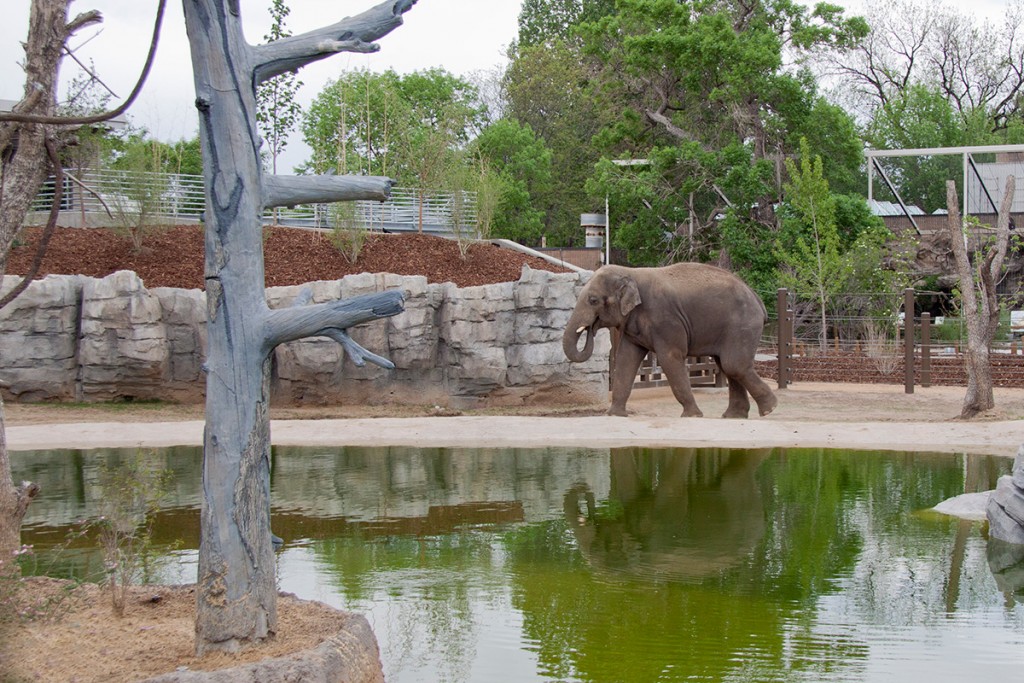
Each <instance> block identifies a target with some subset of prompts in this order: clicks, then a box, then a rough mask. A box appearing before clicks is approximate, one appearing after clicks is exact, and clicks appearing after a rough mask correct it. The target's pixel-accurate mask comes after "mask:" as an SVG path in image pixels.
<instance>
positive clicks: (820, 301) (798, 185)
mask: <svg viewBox="0 0 1024 683" xmlns="http://www.w3.org/2000/svg"><path fill="white" fill-rule="evenodd" d="M786 170H787V171H788V173H789V178H790V180H789V182H788V183H786V184H785V190H786V203H787V205H788V207H789V209H790V212H788V215H785V216H784V218H783V222H784V223H789V224H790V225H788V226H786V228H787V230H786V232H787V233H789V234H788V235H787V236H786V237H787V239H785V240H784V241H780V242H781V243H780V247H779V257H780V262H781V263H780V265H781V266H782V270H781V272H780V282H781V283H782V284H783V285H784V286H786V287H790V288H792V289H793V290H795V291H796V292H798V293H799V294H801V295H804V296H807V297H809V298H812V299H813V300H814V302H815V304H816V308H817V314H818V322H819V326H818V343H819V345H820V348H821V350H822V352H825V351H827V349H828V345H827V344H828V317H827V315H828V308H829V304H830V302H831V300H832V298H833V297H835V296H836V295H837V294H838V293H839V292H840V291H841V289H840V288H841V287H842V286H843V285H845V284H846V281H847V278H848V276H849V274H850V270H851V264H850V261H849V260H847V259H845V258H844V257H843V253H842V251H843V250H842V244H841V239H840V236H839V230H838V228H837V226H836V200H835V198H834V197H833V196H832V192H831V191H830V190H829V187H828V181H827V180H826V179H825V176H824V173H823V172H822V161H821V157H820V156H818V155H812V154H811V150H810V147H809V146H808V144H807V141H806V140H803V141H802V142H801V149H800V165H799V166H797V164H796V163H794V162H793V161H792V160H791V159H786Z"/></svg>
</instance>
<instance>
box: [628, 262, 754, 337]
mask: <svg viewBox="0 0 1024 683" xmlns="http://www.w3.org/2000/svg"><path fill="white" fill-rule="evenodd" d="M648 270H650V271H652V272H651V276H652V280H653V281H656V282H660V283H661V284H662V285H663V286H665V287H666V288H667V290H669V291H672V292H674V294H668V291H666V292H665V293H666V294H668V295H669V297H670V298H671V297H675V298H676V301H677V302H678V303H679V304H680V306H681V307H682V308H683V309H684V310H685V311H687V314H689V315H692V314H695V313H697V312H698V311H699V312H700V313H699V315H700V317H702V318H704V319H710V318H712V317H718V318H719V320H720V321H722V322H724V318H728V319H729V320H730V324H731V325H737V324H741V325H742V323H741V321H746V322H748V323H749V324H754V325H762V324H763V323H764V322H765V321H767V311H766V310H765V307H764V302H763V301H761V297H759V296H758V295H757V293H756V292H754V290H753V289H751V288H750V286H749V285H748V284H747V283H746V282H744V281H743V279H742V278H740V277H739V276H738V275H736V274H735V273H732V272H730V271H728V270H725V269H724V268H719V267H718V266H713V265H710V264H707V263H691V262H683V263H674V264H672V265H669V266H662V267H659V268H650V269H648Z"/></svg>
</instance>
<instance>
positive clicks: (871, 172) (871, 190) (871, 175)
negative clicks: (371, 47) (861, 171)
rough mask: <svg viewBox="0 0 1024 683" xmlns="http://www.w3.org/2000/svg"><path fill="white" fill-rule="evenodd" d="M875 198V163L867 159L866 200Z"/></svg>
mask: <svg viewBox="0 0 1024 683" xmlns="http://www.w3.org/2000/svg"><path fill="white" fill-rule="evenodd" d="M874 198H875V164H874V163H873V162H871V161H868V201H869V202H870V201H873V200H874Z"/></svg>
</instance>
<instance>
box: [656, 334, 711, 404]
mask: <svg viewBox="0 0 1024 683" xmlns="http://www.w3.org/2000/svg"><path fill="white" fill-rule="evenodd" d="M658 362H659V363H660V364H661V371H662V372H664V373H665V377H666V378H668V384H669V386H670V387H672V395H673V396H675V397H676V400H677V401H679V403H680V404H681V405H682V406H683V414H682V416H681V417H704V413H702V412H701V410H700V408H698V407H697V401H696V400H694V398H693V390H692V389H691V388H690V371H689V370H687V369H686V352H684V351H680V350H677V349H672V350H670V351H667V352H665V353H664V354H661V353H659V354H658Z"/></svg>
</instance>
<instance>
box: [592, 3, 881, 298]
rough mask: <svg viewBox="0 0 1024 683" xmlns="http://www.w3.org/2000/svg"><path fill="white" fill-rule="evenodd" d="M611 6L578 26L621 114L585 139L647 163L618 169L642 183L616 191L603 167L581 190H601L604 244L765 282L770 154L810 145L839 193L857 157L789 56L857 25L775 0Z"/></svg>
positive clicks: (613, 170) (774, 186)
mask: <svg viewBox="0 0 1024 683" xmlns="http://www.w3.org/2000/svg"><path fill="white" fill-rule="evenodd" d="M616 9H617V11H616V13H615V14H614V15H610V16H605V17H603V18H602V19H601V20H599V21H597V22H591V23H588V24H584V25H583V26H582V27H581V28H580V31H581V35H583V36H584V39H585V42H584V45H585V50H586V53H587V54H588V55H589V56H590V57H591V59H592V60H594V63H595V64H596V65H597V66H598V67H599V68H600V69H601V70H602V83H603V85H604V86H605V94H606V96H607V97H608V98H609V99H610V100H612V101H615V102H617V103H620V104H621V106H622V107H623V108H624V109H625V113H624V114H623V115H622V116H620V117H619V118H618V119H617V120H616V121H615V122H613V123H611V124H610V125H608V126H606V127H605V128H604V130H603V131H602V132H601V133H600V135H599V136H598V139H599V140H600V142H601V144H602V145H603V147H604V149H605V153H606V154H609V155H613V157H614V158H619V159H644V160H647V161H649V166H648V167H646V168H645V170H644V171H643V173H640V174H637V173H633V174H631V175H630V178H631V181H632V182H640V183H645V184H646V185H647V187H646V188H645V189H643V190H638V191H635V192H629V191H626V190H625V188H624V186H623V184H624V182H627V181H626V180H625V176H624V175H623V173H622V172H621V171H622V169H621V167H616V165H614V164H603V165H601V166H600V167H599V175H603V176H604V177H599V178H597V179H595V181H594V182H593V183H592V185H591V189H592V190H593V191H594V192H597V191H601V190H607V191H609V196H610V197H612V205H613V207H614V208H613V213H615V211H616V210H617V211H618V213H619V215H618V217H617V218H616V219H615V220H614V221H613V225H615V226H616V227H617V229H618V232H617V233H615V234H616V235H617V236H616V237H615V239H616V240H617V242H618V244H619V245H620V246H623V247H625V248H626V249H627V251H628V254H629V259H630V260H631V261H632V262H634V263H637V264H647V265H651V264H654V263H664V262H668V261H671V260H675V259H678V258H680V257H685V258H700V259H712V260H718V261H720V262H723V263H725V264H727V265H730V266H732V267H733V268H734V269H736V270H739V271H741V272H744V273H745V274H746V275H748V276H749V277H750V278H751V279H753V280H755V281H757V280H760V281H764V282H768V281H769V280H771V279H772V278H773V277H774V272H775V263H774V259H773V258H772V257H771V256H770V255H766V254H769V253H770V252H771V251H772V250H771V248H770V247H768V246H767V245H769V244H771V243H772V238H771V235H772V234H773V233H775V232H776V231H777V229H778V221H777V218H776V216H775V207H776V206H777V205H778V202H779V201H780V198H781V194H782V188H781V187H780V184H779V178H781V177H782V176H783V171H784V165H783V159H784V158H786V156H787V155H790V154H792V153H793V152H794V151H795V150H796V145H797V144H798V140H799V139H800V138H802V137H803V138H808V139H809V140H814V142H815V144H816V145H820V146H821V148H822V150H823V151H824V152H826V153H827V154H828V155H829V159H830V164H829V172H828V173H829V175H828V177H829V178H832V177H834V178H835V179H836V184H837V186H839V187H843V188H852V187H853V186H854V185H855V184H856V182H857V179H858V174H859V166H860V163H861V156H862V155H861V152H860V148H861V145H860V142H859V140H858V138H857V135H856V128H855V126H854V124H853V122H852V121H851V120H850V119H849V117H848V116H846V115H845V114H844V113H843V112H842V111H841V110H840V109H839V108H838V107H835V106H832V105H829V104H828V103H827V102H826V101H825V100H824V99H823V98H822V97H821V96H820V95H819V94H818V93H817V87H816V83H815V81H814V79H813V77H812V76H811V75H810V73H809V72H807V71H804V70H801V69H799V68H796V67H795V66H793V65H792V62H793V57H794V56H798V55H799V54H801V53H803V52H807V51H810V50H817V49H837V48H846V47H848V46H850V45H853V44H855V43H856V42H857V41H858V40H859V39H861V38H862V37H863V35H864V34H865V33H866V32H867V26H866V24H865V23H864V22H863V20H860V19H858V18H846V17H845V16H844V15H843V14H842V12H841V11H840V10H839V9H838V8H836V7H834V6H827V5H819V6H818V7H816V8H815V9H814V10H809V9H808V8H806V7H804V6H803V5H801V4H798V3H795V2H791V1H789V0H756V1H752V2H746V3H730V2H716V1H714V0H691V1H683V2H676V1H675V0H620V1H619V2H618V3H617V4H616ZM617 169H618V170H617ZM616 192H617V193H621V194H620V195H619V196H616V194H615V193H616ZM631 200H632V201H631ZM624 222H625V223H626V224H629V225H624Z"/></svg>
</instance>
